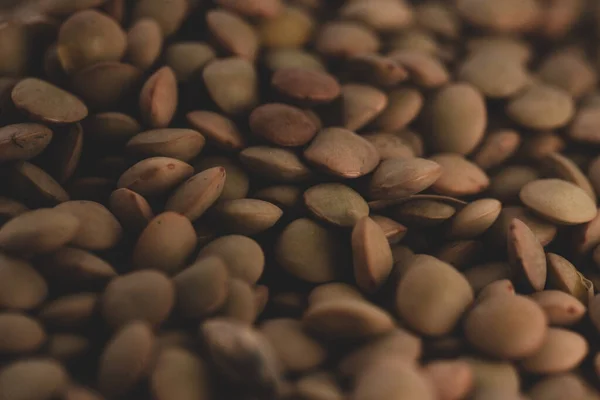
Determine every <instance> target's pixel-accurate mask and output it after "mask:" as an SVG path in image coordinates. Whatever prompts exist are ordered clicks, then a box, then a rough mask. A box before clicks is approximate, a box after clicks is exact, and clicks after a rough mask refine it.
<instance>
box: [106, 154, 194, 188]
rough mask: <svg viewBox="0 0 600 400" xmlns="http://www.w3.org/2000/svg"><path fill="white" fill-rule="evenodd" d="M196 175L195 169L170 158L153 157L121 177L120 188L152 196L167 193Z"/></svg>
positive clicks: (118, 184) (118, 183)
mask: <svg viewBox="0 0 600 400" xmlns="http://www.w3.org/2000/svg"><path fill="white" fill-rule="evenodd" d="M193 173H194V168H193V167H192V166H191V165H189V164H187V163H185V162H183V161H180V160H177V159H175V158H169V157H151V158H146V159H145V160H142V161H140V162H138V163H137V164H135V165H134V166H132V167H131V168H129V169H128V170H127V171H125V172H124V173H123V175H121V177H120V178H119V180H118V182H117V187H118V188H127V189H130V190H133V191H134V192H137V193H139V194H141V195H142V196H152V195H159V194H164V193H167V192H168V191H169V190H171V189H173V188H175V187H177V185H179V184H181V183H182V182H183V181H185V180H186V179H187V178H189V177H191V176H192V174H193Z"/></svg>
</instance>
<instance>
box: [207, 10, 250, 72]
mask: <svg viewBox="0 0 600 400" xmlns="http://www.w3.org/2000/svg"><path fill="white" fill-rule="evenodd" d="M205 18H206V25H207V27H208V29H209V31H210V33H211V35H212V36H213V37H214V38H215V39H216V41H217V42H218V43H219V44H220V45H221V46H222V47H223V48H224V49H225V50H226V51H227V52H228V53H230V54H231V55H233V56H239V57H243V58H246V59H248V60H254V58H255V57H256V54H257V52H258V47H259V38H258V34H257V33H256V31H255V30H254V28H253V27H252V25H250V24H248V23H247V22H246V21H244V20H243V19H242V18H240V17H239V16H238V15H237V14H234V13H231V12H229V11H226V10H220V9H215V10H211V11H208V12H207V13H206V17H205Z"/></svg>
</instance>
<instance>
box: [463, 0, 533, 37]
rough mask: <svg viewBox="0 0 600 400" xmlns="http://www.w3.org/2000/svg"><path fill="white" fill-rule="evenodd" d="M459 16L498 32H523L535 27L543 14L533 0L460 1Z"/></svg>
mask: <svg viewBox="0 0 600 400" xmlns="http://www.w3.org/2000/svg"><path fill="white" fill-rule="evenodd" d="M456 7H457V10H458V12H459V14H460V15H461V16H462V17H463V18H465V19H466V20H467V21H468V22H469V23H471V24H473V25H475V26H478V27H481V28H484V29H488V30H492V31H496V32H521V31H527V30H529V29H531V28H532V27H533V26H535V23H536V22H537V18H538V17H539V14H540V12H541V7H540V5H539V4H538V3H536V2H535V1H532V0H525V1H523V0H508V1H505V2H502V3H496V2H488V1H485V0H459V1H458V2H457V4H456Z"/></svg>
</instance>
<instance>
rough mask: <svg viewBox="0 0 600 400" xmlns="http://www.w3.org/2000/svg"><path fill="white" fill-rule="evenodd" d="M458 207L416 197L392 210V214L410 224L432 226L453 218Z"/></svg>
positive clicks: (402, 221) (400, 220)
mask: <svg viewBox="0 0 600 400" xmlns="http://www.w3.org/2000/svg"><path fill="white" fill-rule="evenodd" d="M455 213H456V209H455V208H454V207H453V206H451V205H449V204H446V203H444V202H441V201H435V200H428V199H416V200H407V201H406V202H405V203H402V204H400V205H398V206H395V207H394V208H392V210H391V215H392V216H393V217H394V218H395V219H396V220H398V221H399V222H401V223H403V224H406V225H408V226H415V227H432V226H437V225H440V224H442V223H443V222H445V221H447V220H449V219H450V218H452V216H453V215H454V214H455Z"/></svg>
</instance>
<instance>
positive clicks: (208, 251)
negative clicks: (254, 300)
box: [198, 235, 265, 285]
mask: <svg viewBox="0 0 600 400" xmlns="http://www.w3.org/2000/svg"><path fill="white" fill-rule="evenodd" d="M210 256H217V257H220V258H221V259H222V260H223V261H224V262H225V264H226V266H227V269H228V271H229V274H230V275H231V277H232V278H237V279H241V280H244V281H246V282H248V283H249V284H252V285H254V284H255V283H256V282H257V281H258V279H259V278H260V276H261V275H262V273H263V270H264V267H265V255H264V253H263V250H262V248H261V247H260V246H259V244H258V243H257V242H256V241H255V240H253V239H251V238H249V237H246V236H241V235H228V236H222V237H220V238H218V239H215V240H213V241H212V242H210V243H209V244H207V245H206V246H204V247H203V248H202V249H201V250H200V252H199V253H198V259H201V258H205V257H210Z"/></svg>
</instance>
